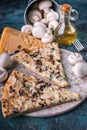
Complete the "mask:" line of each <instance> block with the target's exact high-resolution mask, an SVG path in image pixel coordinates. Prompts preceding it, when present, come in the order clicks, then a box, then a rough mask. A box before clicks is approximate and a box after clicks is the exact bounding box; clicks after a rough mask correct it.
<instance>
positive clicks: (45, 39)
mask: <svg viewBox="0 0 87 130" xmlns="http://www.w3.org/2000/svg"><path fill="white" fill-rule="evenodd" d="M41 41H42V42H43V43H50V42H53V41H54V36H53V35H50V34H48V33H45V35H44V37H42V39H41Z"/></svg>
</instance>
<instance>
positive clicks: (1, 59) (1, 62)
mask: <svg viewBox="0 0 87 130" xmlns="http://www.w3.org/2000/svg"><path fill="white" fill-rule="evenodd" d="M9 65H11V59H10V55H9V54H7V53H3V54H1V55H0V67H2V68H6V67H8V66H9Z"/></svg>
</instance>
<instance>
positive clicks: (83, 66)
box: [72, 62, 87, 78]
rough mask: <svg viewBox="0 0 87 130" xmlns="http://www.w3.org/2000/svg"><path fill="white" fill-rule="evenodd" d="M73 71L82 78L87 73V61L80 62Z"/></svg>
mask: <svg viewBox="0 0 87 130" xmlns="http://www.w3.org/2000/svg"><path fill="white" fill-rule="evenodd" d="M72 71H73V72H74V74H75V75H76V77H78V78H82V77H84V76H86V75H87V63H83V62H79V63H77V64H76V65H75V66H74V67H73V68H72Z"/></svg>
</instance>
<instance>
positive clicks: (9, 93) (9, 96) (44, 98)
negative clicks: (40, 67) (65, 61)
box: [2, 70, 80, 117]
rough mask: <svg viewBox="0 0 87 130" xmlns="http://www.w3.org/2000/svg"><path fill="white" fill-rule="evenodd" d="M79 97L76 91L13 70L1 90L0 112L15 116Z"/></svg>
mask: <svg viewBox="0 0 87 130" xmlns="http://www.w3.org/2000/svg"><path fill="white" fill-rule="evenodd" d="M79 99H80V96H79V94H77V93H74V92H70V91H69V90H67V89H64V88H60V89H59V88H58V87H57V86H55V85H50V84H48V83H45V82H43V81H41V80H39V79H36V78H35V77H33V76H29V75H27V74H25V73H23V72H21V71H19V70H14V71H13V72H12V73H11V75H10V76H9V78H8V80H7V82H6V84H5V86H4V88H3V91H2V112H3V116H4V117H11V116H17V115H20V114H23V113H30V112H33V111H37V110H40V109H44V108H47V107H51V106H54V105H57V104H61V103H65V102H69V101H75V100H79Z"/></svg>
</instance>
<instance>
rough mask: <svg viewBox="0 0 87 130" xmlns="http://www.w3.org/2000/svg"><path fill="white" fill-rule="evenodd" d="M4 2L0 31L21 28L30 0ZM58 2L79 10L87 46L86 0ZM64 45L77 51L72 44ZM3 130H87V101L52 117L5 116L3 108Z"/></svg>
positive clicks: (81, 35)
mask: <svg viewBox="0 0 87 130" xmlns="http://www.w3.org/2000/svg"><path fill="white" fill-rule="evenodd" d="M5 1H6V0H4V1H3V2H1V0H0V33H1V32H2V30H3V28H4V27H6V26H8V27H13V28H16V29H20V28H21V26H22V25H23V24H24V19H23V13H24V10H25V8H26V6H27V3H28V0H15V1H14V0H13V2H12V0H10V1H11V2H9V0H8V1H7V3H5ZM56 1H57V0H56ZM58 2H59V3H60V4H62V3H71V4H72V6H73V8H75V9H77V10H78V12H79V19H78V21H77V22H76V25H77V28H78V32H79V36H78V37H79V39H80V40H81V42H82V43H83V44H84V46H87V43H84V39H87V0H59V1H58ZM63 48H66V49H68V50H71V51H74V52H76V49H75V48H74V47H73V46H69V47H63ZM82 54H83V53H82ZM83 56H84V57H85V59H86V60H87V55H86V54H83ZM0 108H1V107H0ZM0 130H87V100H86V101H85V102H84V103H83V104H82V105H81V106H79V107H78V108H77V109H75V110H73V111H71V112H69V113H66V114H64V115H61V116H56V117H51V118H31V117H25V116H19V117H14V118H9V119H4V118H3V116H2V113H1V110H0Z"/></svg>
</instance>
